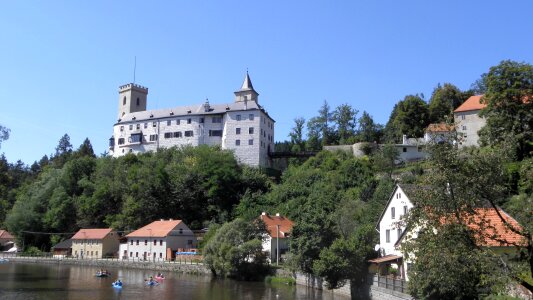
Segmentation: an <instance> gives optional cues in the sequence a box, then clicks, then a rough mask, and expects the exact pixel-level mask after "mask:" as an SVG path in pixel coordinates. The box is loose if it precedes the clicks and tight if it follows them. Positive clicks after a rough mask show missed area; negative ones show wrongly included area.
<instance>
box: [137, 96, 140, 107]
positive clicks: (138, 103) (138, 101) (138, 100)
mask: <svg viewBox="0 0 533 300" xmlns="http://www.w3.org/2000/svg"><path fill="white" fill-rule="evenodd" d="M139 105H141V100H140V99H139V97H137V106H139Z"/></svg>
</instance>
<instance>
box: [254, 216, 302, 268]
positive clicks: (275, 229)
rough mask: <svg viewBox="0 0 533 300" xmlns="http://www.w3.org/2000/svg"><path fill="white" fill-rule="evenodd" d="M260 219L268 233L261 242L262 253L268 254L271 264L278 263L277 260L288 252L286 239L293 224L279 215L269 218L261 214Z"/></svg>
mask: <svg viewBox="0 0 533 300" xmlns="http://www.w3.org/2000/svg"><path fill="white" fill-rule="evenodd" d="M260 218H261V220H262V221H263V222H264V223H265V226H266V229H267V231H268V235H267V237H266V239H265V240H264V241H263V251H265V252H267V253H268V256H269V259H270V261H271V262H278V259H280V258H281V256H282V255H283V254H285V253H286V252H287V251H288V250H289V240H288V237H289V234H290V232H291V230H292V226H293V225H294V223H293V222H292V221H291V220H289V219H287V218H286V217H283V216H280V214H276V215H275V216H270V215H268V214H267V213H266V212H263V213H262V214H261V216H260ZM278 249H279V255H278Z"/></svg>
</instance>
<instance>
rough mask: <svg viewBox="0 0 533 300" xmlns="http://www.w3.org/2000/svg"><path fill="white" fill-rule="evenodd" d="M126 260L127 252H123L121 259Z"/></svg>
mask: <svg viewBox="0 0 533 300" xmlns="http://www.w3.org/2000/svg"><path fill="white" fill-rule="evenodd" d="M127 258H128V250H124V254H122V259H127Z"/></svg>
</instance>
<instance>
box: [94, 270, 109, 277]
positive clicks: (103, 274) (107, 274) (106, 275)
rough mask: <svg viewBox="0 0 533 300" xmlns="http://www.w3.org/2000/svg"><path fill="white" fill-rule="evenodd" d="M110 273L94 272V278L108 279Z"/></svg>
mask: <svg viewBox="0 0 533 300" xmlns="http://www.w3.org/2000/svg"><path fill="white" fill-rule="evenodd" d="M110 274H111V273H109V272H106V271H98V272H96V275H95V276H96V277H108V276H109V275H110Z"/></svg>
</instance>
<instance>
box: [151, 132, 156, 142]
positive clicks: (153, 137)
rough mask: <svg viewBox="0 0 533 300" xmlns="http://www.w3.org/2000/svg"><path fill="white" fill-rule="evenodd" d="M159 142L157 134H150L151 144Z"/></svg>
mask: <svg viewBox="0 0 533 300" xmlns="http://www.w3.org/2000/svg"><path fill="white" fill-rule="evenodd" d="M154 141H157V134H150V142H154Z"/></svg>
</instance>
